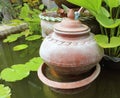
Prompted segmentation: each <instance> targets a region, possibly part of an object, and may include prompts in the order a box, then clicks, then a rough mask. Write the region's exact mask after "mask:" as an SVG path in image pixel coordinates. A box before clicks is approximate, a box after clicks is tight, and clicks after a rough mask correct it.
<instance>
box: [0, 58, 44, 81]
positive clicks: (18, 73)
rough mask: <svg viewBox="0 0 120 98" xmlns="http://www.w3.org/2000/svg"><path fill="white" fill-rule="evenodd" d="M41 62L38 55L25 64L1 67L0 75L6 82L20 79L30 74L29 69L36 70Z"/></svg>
mask: <svg viewBox="0 0 120 98" xmlns="http://www.w3.org/2000/svg"><path fill="white" fill-rule="evenodd" d="M42 63H43V60H42V59H41V58H40V57H34V58H32V59H31V60H29V61H28V62H26V63H25V64H16V65H12V66H11V67H10V68H5V69H3V70H2V71H1V74H0V77H1V79H2V80H5V81H8V82H15V81H18V80H22V79H24V78H26V77H27V76H28V75H29V74H30V71H37V70H38V68H39V66H40V65H41V64H42Z"/></svg>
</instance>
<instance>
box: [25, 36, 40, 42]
mask: <svg viewBox="0 0 120 98" xmlns="http://www.w3.org/2000/svg"><path fill="white" fill-rule="evenodd" d="M40 38H41V36H40V35H31V36H28V37H26V38H25V39H26V40H28V41H33V40H37V39H40Z"/></svg>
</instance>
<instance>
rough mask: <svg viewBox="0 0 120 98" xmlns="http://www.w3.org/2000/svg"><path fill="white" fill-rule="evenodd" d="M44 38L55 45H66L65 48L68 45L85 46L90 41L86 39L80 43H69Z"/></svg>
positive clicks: (48, 37) (49, 37)
mask: <svg viewBox="0 0 120 98" xmlns="http://www.w3.org/2000/svg"><path fill="white" fill-rule="evenodd" d="M46 38H47V40H49V41H52V42H54V43H56V44H57V45H66V46H69V45H75V46H76V45H84V44H87V43H88V42H89V41H90V38H87V40H85V41H82V43H80V42H72V41H71V42H70V41H60V40H57V39H54V38H52V37H51V36H47V37H46Z"/></svg>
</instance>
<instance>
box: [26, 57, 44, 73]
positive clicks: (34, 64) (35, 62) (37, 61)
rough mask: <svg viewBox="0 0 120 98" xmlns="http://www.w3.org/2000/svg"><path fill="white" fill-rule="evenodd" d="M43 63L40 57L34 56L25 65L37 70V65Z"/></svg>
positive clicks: (31, 69)
mask: <svg viewBox="0 0 120 98" xmlns="http://www.w3.org/2000/svg"><path fill="white" fill-rule="evenodd" d="M42 63H43V60H42V59H41V58H40V57H34V58H33V59H31V60H30V61H29V62H27V63H26V64H25V65H26V67H27V68H28V69H29V70H30V71H37V70H38V68H39V66H40V65H41V64H42Z"/></svg>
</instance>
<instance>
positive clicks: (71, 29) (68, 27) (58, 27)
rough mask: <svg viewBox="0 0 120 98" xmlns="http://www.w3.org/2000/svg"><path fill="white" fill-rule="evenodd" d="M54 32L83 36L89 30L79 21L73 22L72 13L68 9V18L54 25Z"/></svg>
mask: <svg viewBox="0 0 120 98" xmlns="http://www.w3.org/2000/svg"><path fill="white" fill-rule="evenodd" d="M54 31H55V32H56V33H64V34H73V33H74V34H78V33H79V34H83V33H88V32H89V31H90V28H89V27H88V26H87V25H84V24H82V23H81V22H80V21H79V20H75V19H74V11H73V10H72V9H70V11H69V13H68V17H67V18H64V19H63V20H62V21H61V22H60V23H57V24H55V25H54Z"/></svg>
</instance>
